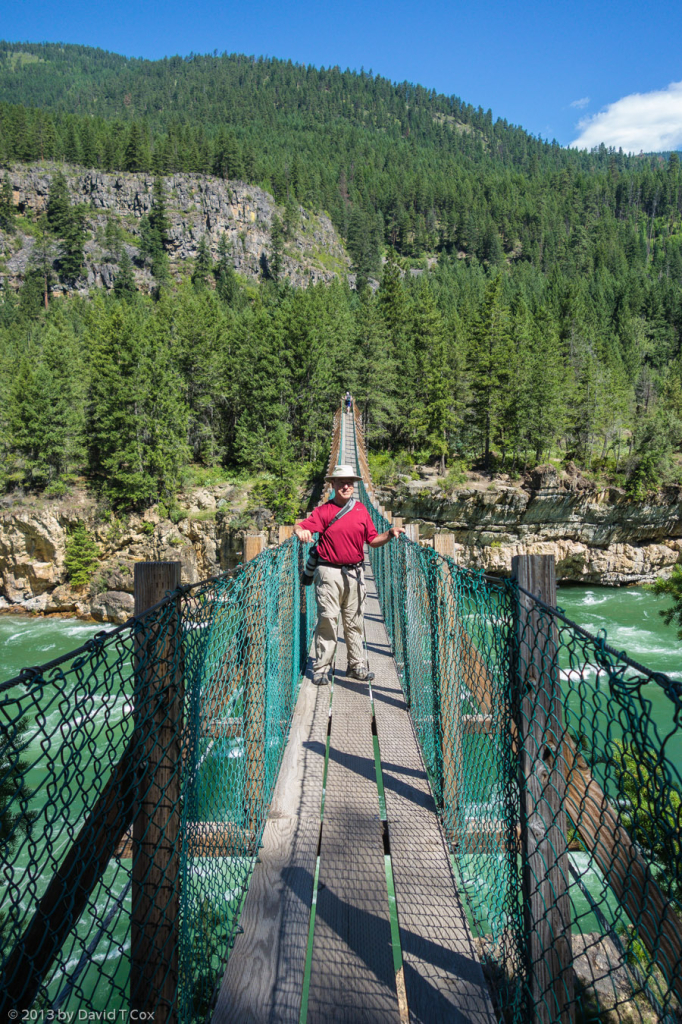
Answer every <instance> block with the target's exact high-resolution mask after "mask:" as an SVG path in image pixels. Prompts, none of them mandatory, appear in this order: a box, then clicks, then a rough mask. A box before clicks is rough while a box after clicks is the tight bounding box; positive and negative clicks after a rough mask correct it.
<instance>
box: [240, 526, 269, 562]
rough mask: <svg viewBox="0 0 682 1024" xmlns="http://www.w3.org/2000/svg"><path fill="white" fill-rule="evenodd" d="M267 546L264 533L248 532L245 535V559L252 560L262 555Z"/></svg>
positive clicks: (246, 560)
mask: <svg viewBox="0 0 682 1024" xmlns="http://www.w3.org/2000/svg"><path fill="white" fill-rule="evenodd" d="M264 548H265V534H264V533H247V534H246V536H245V537H244V561H245V562H250V561H251V559H252V558H256V556H257V555H260V553H261V551H263V550H264Z"/></svg>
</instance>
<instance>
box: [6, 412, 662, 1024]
mask: <svg viewBox="0 0 682 1024" xmlns="http://www.w3.org/2000/svg"><path fill="white" fill-rule="evenodd" d="M342 422H343V428H342V426H341V424H342ZM342 429H343V432H344V436H343V438H342V437H341V432H342ZM349 429H351V430H352V429H353V428H352V425H351V424H350V423H349V422H348V421H347V419H344V420H342V418H341V417H340V416H337V420H336V424H335V429H334V441H333V450H332V455H331V457H330V464H332V465H333V464H335V463H336V461H337V459H340V458H341V454H342V453H343V452H344V450H345V449H344V442H345V440H346V438H345V431H346V430H349ZM353 440H354V442H355V445H356V455H357V459H356V461H357V464H358V466H359V467H360V468H361V469H362V472H363V475H364V480H365V483H362V484H361V485H360V489H361V497H362V499H363V500H364V501H365V503H366V504H367V506H368V508H369V509H370V512H371V515H372V517H373V519H374V522H375V524H376V525H377V528H378V529H379V530H383V529H386V528H387V526H388V521H387V520H386V519H385V518H384V517H383V516H382V515H381V514H380V512H379V510H378V508H377V506H376V503H375V502H374V500H373V497H372V494H371V492H370V491H368V490H367V488H368V487H369V488H370V489H371V480H370V479H369V474H368V471H367V465H366V458H365V454H364V449H363V446H362V438H361V436H359V435H358V434H357V432H354V434H353ZM344 459H345V455H344ZM365 484H366V486H365ZM305 555H306V552H305V551H304V550H303V549H302V548H301V546H300V545H299V544H298V541H296V540H294V539H292V540H290V541H288V542H287V543H285V544H283V545H281V546H279V547H278V548H276V549H272V550H266V551H264V552H263V553H262V554H261V555H259V556H258V557H256V558H255V559H253V560H252V561H250V562H248V563H247V564H246V565H244V566H240V567H239V568H238V569H237V570H236V571H235V572H234V573H232V574H230V575H227V576H224V577H220V578H219V579H217V580H212V581H208V582H206V583H202V584H197V585H196V586H192V587H182V588H179V589H178V590H177V591H175V592H173V593H171V594H169V595H168V597H167V598H166V600H164V601H163V602H162V603H161V604H160V605H158V606H157V607H156V608H154V609H151V610H150V611H149V612H148V613H146V614H145V615H144V616H141V617H140V618H138V619H136V620H133V621H132V622H131V623H128V624H127V625H125V626H123V627H119V628H118V629H115V630H112V631H111V632H107V633H101V634H98V636H96V637H95V638H94V639H93V640H91V641H90V642H89V643H88V644H86V645H84V647H82V648H81V649H80V650H79V651H76V652H74V653H73V654H72V655H69V656H68V657H66V658H62V659H60V660H59V661H57V662H53V663H51V664H49V665H46V666H43V667H41V668H39V669H27V670H25V671H24V672H23V673H22V674H21V675H20V676H19V677H18V678H17V679H13V680H10V681H9V682H7V683H4V684H0V722H1V723H2V731H1V736H0V743H1V746H0V844H2V848H1V851H0V852H1V855H2V862H3V868H2V870H3V880H4V891H3V901H2V906H1V908H0V936H1V937H2V983H1V986H0V1016H2V1017H4V1018H8V1015H9V1011H10V1010H12V1011H17V1012H19V1014H21V1012H22V1011H25V1010H28V1009H31V1012H33V1013H34V1014H42V1015H43V1016H41V1019H50V1018H49V1017H47V1013H48V1011H51V1012H52V1014H53V1016H54V1015H55V1014H56V1012H57V1011H62V1012H63V1013H73V1012H75V1011H76V1010H78V1011H84V1010H85V1011H92V1012H93V1013H101V1012H102V1011H104V1010H107V1011H112V1010H115V1009H116V1008H118V1007H120V1008H122V1009H123V1008H136V1009H138V1010H140V1011H142V1012H144V1013H147V1014H152V1013H153V1014H154V1019H155V1020H156V1021H159V1020H164V1021H170V1020H173V1021H176V1020H177V1021H182V1022H183V1024H184V1022H188V1024H193V1022H194V1021H197V1022H198V1021H202V1020H204V1019H206V1017H207V1015H208V1014H209V1013H210V1009H211V1006H212V1005H213V1001H214V997H215V992H216V987H217V985H218V984H219V982H220V978H221V976H222V971H223V967H224V963H225V961H226V959H227V956H228V955H229V950H230V947H231V944H232V942H233V939H234V936H235V934H236V930H237V927H238V918H239V911H240V907H241V905H242V902H243V898H244V895H245V893H246V889H247V886H248V880H249V878H250V874H251V870H252V868H253V865H254V862H255V859H256V855H257V850H258V847H259V844H260V840H261V835H262V831H263V827H264V824H265V818H266V814H267V807H268V802H269V800H270V798H271V794H272V790H273V787H274V784H275V781H276V777H277V772H278V768H279V763H280V759H281V756H282V752H283V749H284V744H285V741H286V736H287V731H288V728H289V722H290V719H291V714H292V711H293V707H294V702H295V699H296V693H297V686H298V681H299V677H300V673H301V670H302V668H303V664H304V661H305V656H306V651H307V650H308V647H309V643H310V640H311V634H312V627H313V623H314V607H313V605H314V593H313V588H312V587H309V588H304V589H302V588H301V587H300V586H299V573H300V568H301V564H302V559H303V558H304V557H305ZM370 555H371V559H372V564H373V570H374V574H375V577H376V581H377V587H378V590H379V595H380V599H381V603H382V608H383V612H384V616H385V620H386V625H387V628H388V631H389V635H390V638H391V641H392V644H393V651H394V655H395V659H396V663H397V665H398V669H399V672H400V676H401V680H402V685H403V688H404V692H405V697H406V700H407V703H408V705H409V707H410V711H411V714H412V718H413V721H414V725H415V729H416V731H417V735H418V737H419V741H420V744H421V747H422V751H423V754H424V760H425V763H426V766H427V770H428V772H429V776H430V779H431V784H432V788H433V792H434V795H435V798H436V802H437V804H438V807H439V811H440V814H441V818H442V823H443V827H444V831H445V834H446V836H447V839H448V841H449V843H450V848H451V851H452V858H453V866H454V869H455V872H456V876H457V878H458V881H459V885H460V889H461V892H462V893H463V895H464V896H465V898H466V902H467V906H468V913H469V919H470V923H471V925H472V928H473V930H474V932H475V933H476V935H477V942H478V945H479V951H480V953H481V957H482V959H483V962H484V966H485V971H486V976H487V979H488V982H489V985H490V988H491V991H492V992H493V995H494V998H495V1002H496V1007H497V1010H498V1014H499V1017H500V1019H501V1020H504V1021H509V1022H511V1021H514V1022H519V1024H525V1022H527V1021H534V1022H535V1021H542V1022H548V1024H549V1022H557V1024H558V1022H562V1024H564V1022H567V1021H604V1022H607V1021H622V1022H623V1024H625V1022H628V1021H633V1020H640V1021H666V1022H672V1021H679V1020H680V1019H681V1018H680V1015H681V1012H682V1011H681V1007H682V906H681V901H682V884H681V882H680V879H682V852H681V843H680V834H681V831H682V800H681V796H680V794H681V793H682V780H681V778H680V764H681V763H682V728H681V725H682V723H681V721H680V717H681V714H682V684H680V683H679V682H675V681H673V680H671V679H669V678H668V677H666V676H663V675H660V674H656V673H652V672H649V671H648V670H647V669H645V668H643V667H642V666H639V665H637V664H636V663H635V662H633V661H631V660H629V659H628V658H626V657H625V656H624V655H622V654H618V653H617V652H615V651H613V650H611V649H610V648H609V647H608V646H607V645H606V643H605V639H604V638H603V637H593V636H591V635H590V634H589V633H587V632H586V631H585V630H582V629H580V627H578V626H577V625H576V624H575V623H572V622H570V621H569V620H568V619H567V618H566V617H565V616H564V615H563V614H562V613H561V612H560V611H559V610H558V609H557V608H554V607H550V606H549V605H548V604H545V603H543V602H542V601H540V600H539V599H538V598H537V597H535V596H533V594H532V593H530V592H529V590H528V588H524V587H523V586H521V585H520V583H519V581H512V580H495V579H490V578H488V577H486V576H484V575H483V574H480V573H475V572H470V571H468V570H463V569H460V568H459V567H458V566H457V565H456V564H455V563H454V562H453V561H452V560H451V559H449V558H445V557H442V556H440V555H439V554H438V553H437V552H436V551H435V550H433V549H432V548H430V547H425V546H420V545H419V544H416V543H414V542H411V541H408V540H406V539H405V538H401V539H400V541H398V542H397V543H392V544H390V545H387V546H385V547H383V548H379V549H374V550H372V551H371V552H370ZM653 697H655V698H656V700H654V699H653ZM661 706H663V708H664V710H663V711H661ZM398 912H399V911H398ZM10 1019H12V1018H10ZM32 1019H38V1017H37V1016H34V1017H33V1018H32ZM61 1019H68V1018H65V1017H62V1018H61ZM147 1019H149V1018H147Z"/></svg>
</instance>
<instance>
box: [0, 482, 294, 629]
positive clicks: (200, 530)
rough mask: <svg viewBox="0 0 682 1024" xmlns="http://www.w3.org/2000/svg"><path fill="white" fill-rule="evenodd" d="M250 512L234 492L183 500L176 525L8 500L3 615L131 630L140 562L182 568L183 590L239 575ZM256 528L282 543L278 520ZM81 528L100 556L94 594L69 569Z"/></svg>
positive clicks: (0, 586) (1, 571) (1, 547)
mask: <svg viewBox="0 0 682 1024" xmlns="http://www.w3.org/2000/svg"><path fill="white" fill-rule="evenodd" d="M247 505H248V493H247V492H246V491H245V490H243V489H240V488H238V487H235V486H232V485H230V484H221V485H217V486H215V487H211V488H201V489H199V490H195V491H193V492H191V493H188V494H185V495H181V496H180V504H179V507H178V509H177V510H176V511H175V512H174V517H173V518H174V519H175V520H177V521H175V522H172V521H171V520H170V519H169V518H167V517H166V516H165V514H164V515H162V514H160V513H159V509H158V507H154V508H151V509H149V510H148V511H147V512H145V513H144V515H131V516H129V517H127V518H126V519H125V520H117V519H115V518H113V517H111V516H109V517H108V518H103V517H102V516H101V514H100V513H99V512H98V509H97V506H96V503H95V501H94V500H93V499H92V498H91V497H89V496H88V495H87V494H86V493H85V492H77V493H75V494H73V495H71V496H70V498H69V499H64V500H61V501H47V500H45V499H37V498H33V499H29V498H24V499H19V500H16V499H15V498H13V497H12V496H8V497H6V498H4V499H2V504H1V505H0V611H4V612H23V611H25V612H30V613H41V614H47V615H49V614H71V615H78V616H80V617H83V618H91V619H95V620H96V621H98V622H103V623H116V624H118V623H121V622H125V621H126V620H127V619H128V618H129V617H130V616H131V615H132V613H133V596H132V595H133V586H134V566H135V562H139V561H165V560H168V561H179V562H181V564H182V582H183V583H197V582H199V580H202V579H206V578H208V577H210V576H215V575H217V574H218V573H220V572H224V571H225V570H229V569H232V568H234V566H235V565H236V564H237V563H238V562H239V561H240V560H241V558H242V552H243V538H244V523H245V509H246V507H247ZM2 506H4V507H2ZM247 518H248V517H247ZM252 520H253V524H252V525H253V528H257V529H265V530H266V531H269V541H270V543H276V541H277V537H276V528H275V527H274V525H273V517H272V515H271V513H269V512H268V511H267V510H266V509H260V510H257V511H256V512H254V513H253V515H252ZM78 522H84V523H85V524H86V526H87V527H88V530H89V532H90V533H91V535H92V536H93V537H94V539H95V540H96V542H97V545H98V548H99V554H100V558H99V564H98V565H97V567H96V569H95V572H94V574H93V576H92V579H91V581H90V583H89V585H88V586H87V587H73V586H71V585H70V583H69V582H68V579H67V572H66V568H65V565H64V559H65V555H66V543H67V538H68V533H69V529H70V528H71V527H72V526H74V525H75V524H76V523H78Z"/></svg>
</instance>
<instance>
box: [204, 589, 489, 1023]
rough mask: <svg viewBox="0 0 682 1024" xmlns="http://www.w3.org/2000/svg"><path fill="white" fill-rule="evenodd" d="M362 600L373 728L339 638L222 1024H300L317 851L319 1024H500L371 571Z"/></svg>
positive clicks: (285, 800) (307, 711)
mask: <svg viewBox="0 0 682 1024" xmlns="http://www.w3.org/2000/svg"><path fill="white" fill-rule="evenodd" d="M367 590H368V601H367V608H366V632H367V646H368V655H369V663H370V668H371V669H372V671H373V672H374V673H375V675H376V678H375V680H374V681H373V683H372V684H371V685H372V690H371V696H373V703H374V715H373V713H372V702H371V699H370V690H369V687H368V686H367V684H366V683H358V682H355V681H353V680H350V679H347V678H346V674H345V668H346V664H345V650H346V649H345V644H344V643H343V641H340V642H339V645H338V648H337V659H336V666H335V678H334V686H333V693H332V699H331V703H330V689H329V687H328V686H324V687H316V686H314V685H313V684H312V682H311V679H310V673H308V675H307V677H306V679H305V680H304V681H303V684H302V686H301V692H300V695H299V700H298V704H297V707H296V712H295V716H294V722H293V726H292V730H291V735H290V738H289V743H288V746H287V750H286V753H285V758H284V762H283V765H282V771H281V773H280V777H279V780H278V784H277V788H276V791H275V795H274V798H273V803H272V809H271V811H270V816H269V819H268V823H267V826H266V829H265V834H264V839H263V843H264V846H263V849H262V850H261V852H260V863H259V864H257V865H256V868H255V871H254V874H253V879H252V882H251V886H250V889H249V893H248V896H247V899H246V903H245V906H244V911H243V913H242V917H241V925H242V927H243V929H244V931H243V933H241V934H240V935H238V936H237V939H236V942H235V946H234V949H233V951H232V955H231V957H230V960H229V963H228V966H227V970H226V972H225V977H224V979H223V983H222V987H221V990H220V993H219V998H218V1003H217V1007H216V1010H215V1013H214V1016H213V1021H214V1024H227V1022H230V1024H247V1022H254V1024H264V1022H268V1024H275V1022H277V1024H279V1022H282V1024H285V1022H287V1024H294V1022H297V1021H299V1019H300V1015H301V996H302V992H303V982H304V970H305V958H306V948H307V942H308V931H309V922H310V909H311V905H312V900H313V883H314V876H315V866H316V860H317V854H318V851H319V883H318V888H317V907H316V916H315V924H314V931H313V957H312V969H311V972H310V981H309V995H308V1007H307V1021H308V1024H322V1022H326V1021H336V1022H345V1024H364V1022H367V1024H379V1022H381V1024H384V1022H386V1024H389V1022H391V1024H394V1022H395V1024H398V1022H400V1021H401V1020H402V1021H403V1022H406V1021H407V1020H408V1019H409V1021H410V1022H415V1024H416V1022H423V1024H437V1022H441V1021H443V1022H445V1021H450V1022H471V1024H492V1022H493V1021H494V1020H495V1016H494V1013H493V1009H492V1005H491V1002H490V997H489V995H488V991H487V988H486V985H485V982H484V979H483V974H482V971H481V967H480V964H479V962H478V958H477V955H476V950H475V947H474V944H473V941H472V938H471V934H470V932H469V928H468V926H467V922H466V918H465V916H464V912H463V909H462V905H461V901H460V898H459V895H458V893H457V887H456V884H455V880H454V877H453V874H452V869H451V863H450V858H449V856H448V853H447V849H446V846H445V843H444V840H443V837H442V833H441V830H440V826H439V824H438V820H437V817H436V813H435V806H434V803H433V798H432V796H431V792H430V789H429V784H428V779H427V776H426V771H425V769H424V765H423V762H422V758H421V754H420V752H419V748H418V745H417V740H416V738H415V734H414V730H413V728H412V723H411V721H410V718H409V715H408V712H407V708H406V706H405V702H404V699H403V695H402V690H401V688H400V682H399V680H398V675H397V672H396V669H395V663H394V661H393V658H392V657H391V654H390V649H389V646H388V638H387V636H386V630H385V627H384V624H383V619H382V616H381V611H380V608H379V602H378V598H377V595H376V589H375V587H374V580H373V578H372V576H371V572H370V571H369V570H368V571H367ZM373 724H374V728H375V729H376V734H377V737H378V744H379V750H380V757H381V771H382V774H383V783H384V791H385V801H386V822H385V823H384V822H382V821H381V819H380V810H379V794H378V789H377V782H376V772H375V760H374V746H373V738H372V733H373ZM327 733H329V758H328V772H327V779H326V792H325V800H324V813H323V816H321V805H322V795H323V789H322V782H323V772H324V762H325V747H326V740H327ZM387 854H390V858H391V864H392V870H393V878H394V885H395V897H396V907H397V917H398V923H399V934H400V946H401V950H402V960H403V969H404V991H405V993H406V996H407V1012H409V1018H408V1016H407V1012H406V1007H405V1004H404V999H402V1000H399V998H398V991H399V990H400V989H401V988H402V985H401V984H400V982H401V979H400V978H399V983H398V985H396V973H395V968H394V959H393V952H392V946H391V927H390V917H389V900H388V889H387V883H386V872H385V857H386V855H387ZM401 1004H402V1005H401Z"/></svg>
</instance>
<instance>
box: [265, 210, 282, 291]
mask: <svg viewBox="0 0 682 1024" xmlns="http://www.w3.org/2000/svg"><path fill="white" fill-rule="evenodd" d="M283 266H284V231H283V229H282V222H281V220H280V219H279V217H278V216H277V214H276V213H274V214H273V215H272V223H271V225H270V257H269V259H268V271H269V273H270V277H271V278H272V280H273V281H274V282H275V284H277V282H278V281H279V279H280V277H281V275H282V269H283Z"/></svg>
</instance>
